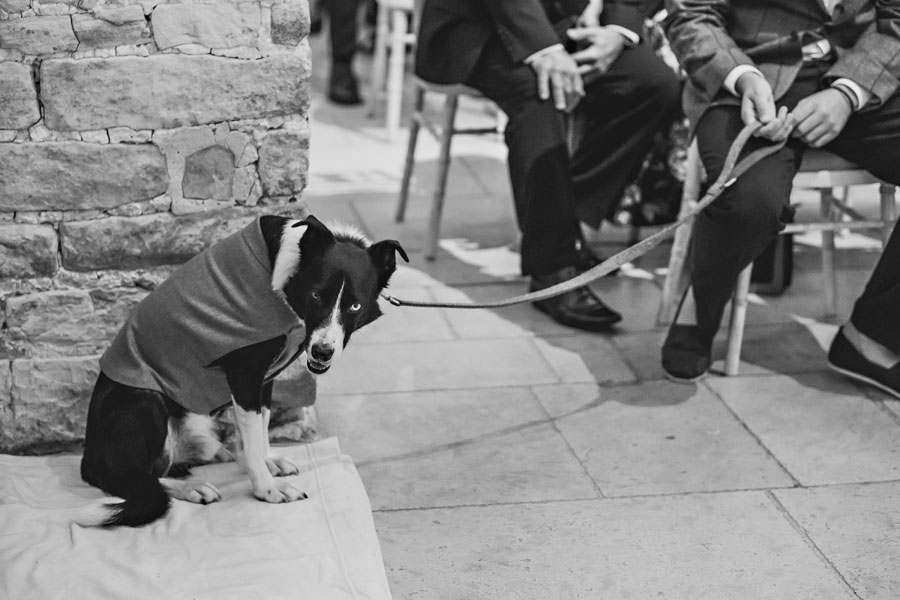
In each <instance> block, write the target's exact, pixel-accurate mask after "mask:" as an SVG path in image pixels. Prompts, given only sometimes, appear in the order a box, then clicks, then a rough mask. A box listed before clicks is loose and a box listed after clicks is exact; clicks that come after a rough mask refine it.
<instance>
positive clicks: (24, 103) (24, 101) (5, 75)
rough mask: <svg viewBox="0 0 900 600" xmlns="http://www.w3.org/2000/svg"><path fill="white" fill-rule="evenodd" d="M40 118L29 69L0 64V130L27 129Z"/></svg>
mask: <svg viewBox="0 0 900 600" xmlns="http://www.w3.org/2000/svg"><path fill="white" fill-rule="evenodd" d="M40 118H41V111H40V109H39V108H38V103H37V90H35V87H34V80H32V78H31V69H30V68H29V67H28V66H26V65H24V64H22V63H17V62H0V129H27V128H28V127H31V126H32V125H34V124H35V123H37V122H38V120H39V119H40Z"/></svg>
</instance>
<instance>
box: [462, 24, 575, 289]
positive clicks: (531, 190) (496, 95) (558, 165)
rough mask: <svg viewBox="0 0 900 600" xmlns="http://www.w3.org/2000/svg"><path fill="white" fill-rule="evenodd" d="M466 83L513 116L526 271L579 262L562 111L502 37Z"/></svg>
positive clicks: (512, 170) (513, 163)
mask: <svg viewBox="0 0 900 600" xmlns="http://www.w3.org/2000/svg"><path fill="white" fill-rule="evenodd" d="M466 83H467V84H468V85H471V86H472V87H474V88H476V89H478V90H480V91H481V92H482V93H483V94H484V95H485V96H487V97H488V98H490V99H491V100H493V101H494V102H496V103H497V105H498V106H500V108H501V109H502V110H503V112H505V113H506V115H507V116H508V117H509V122H508V124H507V126H506V146H507V148H508V149H509V155H508V157H507V161H508V165H509V175H510V179H511V182H512V189H513V198H514V200H515V204H516V217H517V219H518V222H519V229H520V230H521V232H522V274H523V275H545V274H548V273H551V272H553V271H557V270H559V269H561V268H563V267H566V266H570V265H573V264H575V262H576V252H575V248H576V241H577V240H578V237H579V232H580V230H579V226H578V219H577V218H576V216H575V210H574V206H573V204H572V182H571V175H570V170H569V155H568V148H567V145H566V132H565V124H564V120H563V116H562V114H561V113H560V112H559V111H558V110H556V109H555V108H554V106H553V103H552V102H550V101H544V100H541V99H540V98H538V96H537V83H536V79H535V76H534V72H533V71H532V70H531V68H530V67H528V66H525V65H522V64H514V63H513V62H512V61H511V60H510V58H509V54H508V53H507V52H506V50H505V48H503V46H502V45H501V43H500V41H499V38H494V39H492V40H491V41H490V42H488V44H487V46H486V47H485V49H484V51H483V53H482V55H481V59H480V60H479V62H478V64H477V65H476V67H475V69H474V71H473V72H472V74H471V75H470V77H469V79H468V80H467V81H466Z"/></svg>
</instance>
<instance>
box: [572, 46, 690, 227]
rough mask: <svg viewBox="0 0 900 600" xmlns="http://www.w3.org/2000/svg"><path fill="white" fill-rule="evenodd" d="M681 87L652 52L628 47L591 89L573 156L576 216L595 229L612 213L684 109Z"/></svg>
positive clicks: (593, 82) (582, 111)
mask: <svg viewBox="0 0 900 600" xmlns="http://www.w3.org/2000/svg"><path fill="white" fill-rule="evenodd" d="M680 96H681V84H680V83H679V81H678V78H677V77H676V76H675V73H674V72H673V71H672V69H671V68H669V67H668V66H667V65H666V64H665V63H664V62H663V61H662V60H661V59H660V58H659V57H658V56H656V55H655V54H654V52H653V50H652V49H651V48H650V47H649V46H647V45H645V44H641V45H639V46H635V47H633V48H627V49H625V50H624V51H623V52H622V54H621V55H619V58H618V59H616V61H615V62H614V63H613V64H612V65H611V66H610V68H609V70H607V71H606V72H604V73H602V74H600V75H599V76H597V77H596V78H595V79H594V80H592V81H591V83H589V84H588V86H587V96H586V97H585V99H584V100H583V101H582V103H581V104H580V105H579V107H578V110H579V111H581V115H582V116H583V121H584V127H583V129H582V130H581V131H580V132H579V133H580V135H581V139H580V143H579V145H578V148H577V150H576V151H575V155H574V156H573V157H572V182H573V183H572V185H573V193H574V198H575V212H576V214H577V215H578V218H579V219H580V220H582V221H584V222H585V223H587V224H588V225H590V226H592V227H597V226H599V225H600V222H601V221H602V220H603V219H604V218H607V217H609V216H610V215H611V213H612V212H613V211H614V210H615V209H616V207H617V206H618V204H619V201H620V200H621V199H622V194H623V193H624V192H625V188H626V187H628V185H629V184H631V182H632V181H634V179H635V177H636V176H637V175H638V172H639V171H640V168H641V165H642V164H643V161H644V159H645V158H646V156H647V153H648V152H649V151H650V147H651V145H652V143H653V137H654V135H655V134H656V133H657V132H658V131H660V130H662V129H663V128H664V127H666V126H668V125H670V124H671V123H672V120H673V119H674V118H675V116H676V115H677V114H678V112H679V110H680Z"/></svg>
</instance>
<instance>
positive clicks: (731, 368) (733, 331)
mask: <svg viewBox="0 0 900 600" xmlns="http://www.w3.org/2000/svg"><path fill="white" fill-rule="evenodd" d="M752 271H753V263H750V264H749V265H748V266H747V267H746V268H745V269H744V270H743V271H741V274H740V275H738V280H737V286H735V289H734V298H733V299H732V301H731V322H730V323H729V326H728V350H727V351H726V352H725V375H728V376H733V375H737V374H738V371H739V369H740V365H741V345H742V344H743V343H744V325H745V323H746V322H747V296H748V295H749V293H750V274H751V272H752Z"/></svg>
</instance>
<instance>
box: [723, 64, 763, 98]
mask: <svg viewBox="0 0 900 600" xmlns="http://www.w3.org/2000/svg"><path fill="white" fill-rule="evenodd" d="M744 73H756V74H757V75H759V76H760V77H762V76H763V74H762V73H761V72H760V71H759V69H757V68H756V67H754V66H753V65H738V66H736V67H735V68H733V69H732V70H731V72H730V73H729V74H728V76H727V77H725V81H724V82H722V87H724V88H725V89H726V90H728V93H730V94H731V95H732V96H737V95H738V93H737V90H736V89H735V88H734V86H736V85H737V80H738V79H740V78H741V75H743V74H744Z"/></svg>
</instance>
